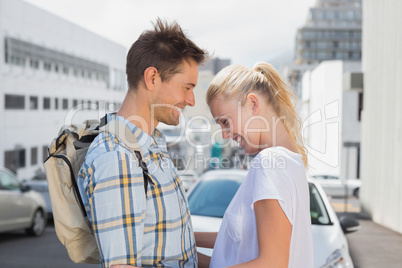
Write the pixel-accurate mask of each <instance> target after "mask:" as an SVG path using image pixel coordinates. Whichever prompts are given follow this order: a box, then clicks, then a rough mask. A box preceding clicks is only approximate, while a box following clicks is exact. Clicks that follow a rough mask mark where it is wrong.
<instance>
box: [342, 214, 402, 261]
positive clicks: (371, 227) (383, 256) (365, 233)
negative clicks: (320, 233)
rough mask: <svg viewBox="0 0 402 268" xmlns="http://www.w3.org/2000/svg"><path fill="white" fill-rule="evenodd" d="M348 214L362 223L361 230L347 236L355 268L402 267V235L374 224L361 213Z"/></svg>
mask: <svg viewBox="0 0 402 268" xmlns="http://www.w3.org/2000/svg"><path fill="white" fill-rule="evenodd" d="M342 214H344V213H342ZM347 214H348V215H350V216H352V217H354V218H356V219H357V220H358V221H359V223H360V230H358V231H356V232H354V233H349V234H347V235H346V239H347V240H348V244H349V252H350V255H351V257H352V260H353V263H354V267H355V268H378V267H380V268H401V267H402V234H401V233H398V232H395V231H392V230H390V229H388V228H386V227H384V226H382V225H379V224H377V223H374V222H373V221H371V220H370V219H368V218H367V217H364V216H362V214H360V213H347Z"/></svg>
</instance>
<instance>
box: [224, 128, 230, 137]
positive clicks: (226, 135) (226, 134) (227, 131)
mask: <svg viewBox="0 0 402 268" xmlns="http://www.w3.org/2000/svg"><path fill="white" fill-rule="evenodd" d="M230 136H231V135H230V130H229V129H224V128H222V138H224V139H229V138H230Z"/></svg>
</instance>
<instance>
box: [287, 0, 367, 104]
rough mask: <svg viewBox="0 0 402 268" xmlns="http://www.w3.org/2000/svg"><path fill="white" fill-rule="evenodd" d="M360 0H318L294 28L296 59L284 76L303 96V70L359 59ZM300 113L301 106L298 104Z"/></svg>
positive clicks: (298, 94) (297, 92)
mask: <svg viewBox="0 0 402 268" xmlns="http://www.w3.org/2000/svg"><path fill="white" fill-rule="evenodd" d="M361 2H362V1H361V0H317V2H316V4H315V6H314V7H312V8H310V10H309V13H308V16H307V20H306V23H305V24H304V25H303V26H302V27H301V28H300V29H298V31H297V34H296V46H295V59H294V62H293V63H292V64H290V65H288V66H287V67H286V68H285V69H286V71H285V74H284V75H285V77H286V78H287V80H288V82H289V84H291V85H292V86H293V88H294V90H295V93H296V96H297V97H298V99H301V98H302V77H303V74H304V72H306V71H307V70H310V69H314V68H315V67H316V66H317V65H318V64H319V63H321V62H322V61H326V60H345V61H360V60H361V36H362V34H361V32H362V29H361V28H362V27H361V25H362V8H361ZM297 110H298V111H299V112H300V111H301V110H302V105H299V106H298V107H297Z"/></svg>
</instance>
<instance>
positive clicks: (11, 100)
mask: <svg viewBox="0 0 402 268" xmlns="http://www.w3.org/2000/svg"><path fill="white" fill-rule="evenodd" d="M4 97H5V108H6V109H25V96H24V95H9V94H6V95H5V96H4Z"/></svg>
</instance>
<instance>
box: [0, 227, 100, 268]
mask: <svg viewBox="0 0 402 268" xmlns="http://www.w3.org/2000/svg"><path fill="white" fill-rule="evenodd" d="M14 267H15V268H17V267H18V268H25V267H26V268H54V267H58V268H80V267H81V268H90V267H92V268H93V267H99V265H97V264H75V263H73V262H72V261H71V260H70V259H69V257H68V254H67V251H66V249H65V248H64V246H63V245H62V244H61V243H60V241H59V240H58V238H57V236H56V232H55V229H54V226H53V223H49V224H48V226H47V227H46V230H45V233H44V234H43V235H42V236H40V237H31V236H27V235H25V232H24V231H15V232H8V233H1V234H0V268H14Z"/></svg>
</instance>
